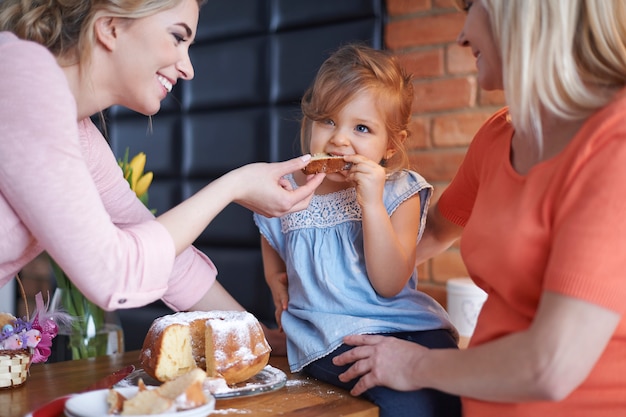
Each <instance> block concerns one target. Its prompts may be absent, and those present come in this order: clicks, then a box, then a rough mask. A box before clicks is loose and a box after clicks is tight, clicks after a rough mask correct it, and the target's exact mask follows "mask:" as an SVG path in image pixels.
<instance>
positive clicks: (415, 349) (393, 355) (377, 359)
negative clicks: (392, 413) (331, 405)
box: [333, 335, 428, 395]
mask: <svg viewBox="0 0 626 417" xmlns="http://www.w3.org/2000/svg"><path fill="white" fill-rule="evenodd" d="M344 343H345V344H347V345H351V346H355V347H354V348H353V349H351V350H349V351H347V352H345V353H342V354H341V355H339V356H337V357H335V358H334V359H333V363H334V364H335V365H338V366H342V365H348V364H350V363H352V364H353V365H352V366H351V367H350V368H349V369H348V370H347V371H346V372H344V373H342V374H340V375H339V379H340V380H341V381H342V382H348V381H351V380H353V379H355V378H359V380H358V382H357V383H356V385H355V386H354V388H352V390H351V391H350V394H352V395H361V394H363V393H364V392H365V391H367V390H368V389H370V388H373V387H376V386H385V387H389V388H392V389H395V390H398V391H414V390H418V389H421V388H423V387H421V386H419V385H418V384H417V383H416V378H415V376H414V375H413V373H412V371H413V370H414V369H416V368H417V366H416V364H417V362H418V361H419V360H420V358H421V357H422V354H423V352H425V351H427V350H428V349H427V348H425V347H423V346H421V345H418V344H417V343H413V342H407V341H406V340H402V339H398V338H396V337H391V336H379V335H352V336H346V337H345V338H344Z"/></svg>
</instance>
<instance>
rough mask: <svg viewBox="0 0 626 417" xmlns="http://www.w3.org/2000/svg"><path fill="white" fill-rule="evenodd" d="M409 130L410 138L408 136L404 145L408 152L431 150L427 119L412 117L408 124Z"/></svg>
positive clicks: (428, 119)
mask: <svg viewBox="0 0 626 417" xmlns="http://www.w3.org/2000/svg"><path fill="white" fill-rule="evenodd" d="M409 130H410V131H411V136H409V138H408V139H407V142H406V144H405V146H406V148H407V149H408V150H416V149H421V150H423V149H428V148H432V143H431V141H430V136H431V135H430V118H429V117H413V118H412V119H411V123H410V124H409Z"/></svg>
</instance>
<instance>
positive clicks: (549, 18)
mask: <svg viewBox="0 0 626 417" xmlns="http://www.w3.org/2000/svg"><path fill="white" fill-rule="evenodd" d="M480 1H482V4H484V7H485V9H486V10H487V13H488V14H489V17H490V22H491V28H492V33H493V36H494V39H495V42H496V44H497V45H499V48H500V50H499V53H500V56H501V58H502V65H503V83H504V92H505V95H506V101H507V104H508V106H509V112H510V114H511V120H512V123H513V125H514V126H515V129H516V130H519V131H521V132H524V133H526V134H529V135H531V136H534V137H535V138H537V146H538V150H539V152H541V150H542V148H543V138H542V130H541V129H542V115H543V114H550V115H553V116H555V117H557V118H560V119H565V120H583V119H585V118H586V117H588V116H589V115H590V114H591V113H593V112H594V111H596V110H597V109H599V108H600V107H603V106H604V105H606V104H607V103H608V102H609V101H610V100H611V99H612V97H613V96H614V94H615V92H616V91H617V90H619V89H621V88H622V87H624V86H625V85H626V1H624V0H549V1H546V0H480ZM457 3H461V4H463V3H464V2H462V1H461V2H457ZM472 7H476V5H473V6H472Z"/></svg>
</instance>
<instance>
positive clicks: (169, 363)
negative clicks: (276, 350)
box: [140, 311, 271, 385]
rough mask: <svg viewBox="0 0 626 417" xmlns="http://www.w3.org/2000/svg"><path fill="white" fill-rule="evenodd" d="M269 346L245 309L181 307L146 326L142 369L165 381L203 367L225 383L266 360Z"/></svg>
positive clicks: (244, 376)
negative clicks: (188, 309)
mask: <svg viewBox="0 0 626 417" xmlns="http://www.w3.org/2000/svg"><path fill="white" fill-rule="evenodd" d="M270 351H271V349H270V346H269V344H268V343H267V340H266V339H265V334H264V333H263V328H262V327H261V325H260V323H259V322H258V320H257V319H256V318H255V317H254V316H253V315H252V314H250V313H248V312H245V311H209V312H198V311H194V312H181V313H175V314H171V315H167V316H163V317H159V318H157V319H156V320H154V322H153V323H152V325H151V326H150V329H149V330H148V334H147V335H146V338H145V340H144V343H143V347H142V349H141V355H140V360H141V364H142V366H143V368H144V370H145V372H146V373H148V374H149V375H150V376H152V377H153V378H156V379H157V380H159V381H168V380H171V379H174V378H176V377H177V376H179V375H182V374H184V373H186V372H189V371H190V370H191V369H193V368H196V367H198V368H202V369H203V370H205V371H206V374H207V376H209V377H221V378H224V379H225V380H226V383H227V384H229V385H232V384H236V383H238V382H242V381H245V380H247V379H249V378H250V377H252V376H254V375H256V374H257V373H258V372H259V371H261V370H262V369H263V368H264V367H265V366H266V365H267V363H268V361H269V355H270Z"/></svg>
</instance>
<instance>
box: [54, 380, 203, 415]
mask: <svg viewBox="0 0 626 417" xmlns="http://www.w3.org/2000/svg"><path fill="white" fill-rule="evenodd" d="M114 389H115V390H116V391H119V393H120V394H122V395H123V396H125V397H126V398H130V397H132V396H134V395H135V394H136V393H137V390H138V388H137V387H124V388H114ZM108 393H109V390H108V389H102V390H98V391H90V392H86V393H84V394H78V395H76V396H74V397H72V398H70V399H69V400H68V401H67V402H66V403H65V414H67V415H68V416H70V417H104V416H112V415H113V414H109V413H108V410H109V406H108V404H107V395H108ZM207 401H208V402H207V403H206V404H205V405H203V406H201V407H196V408H192V409H189V410H184V411H176V412H173V413H164V414H157V415H158V416H161V417H206V416H207V415H208V414H209V413H210V412H211V411H212V410H213V409H214V408H215V398H213V397H212V396H207ZM135 417H146V416H135Z"/></svg>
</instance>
